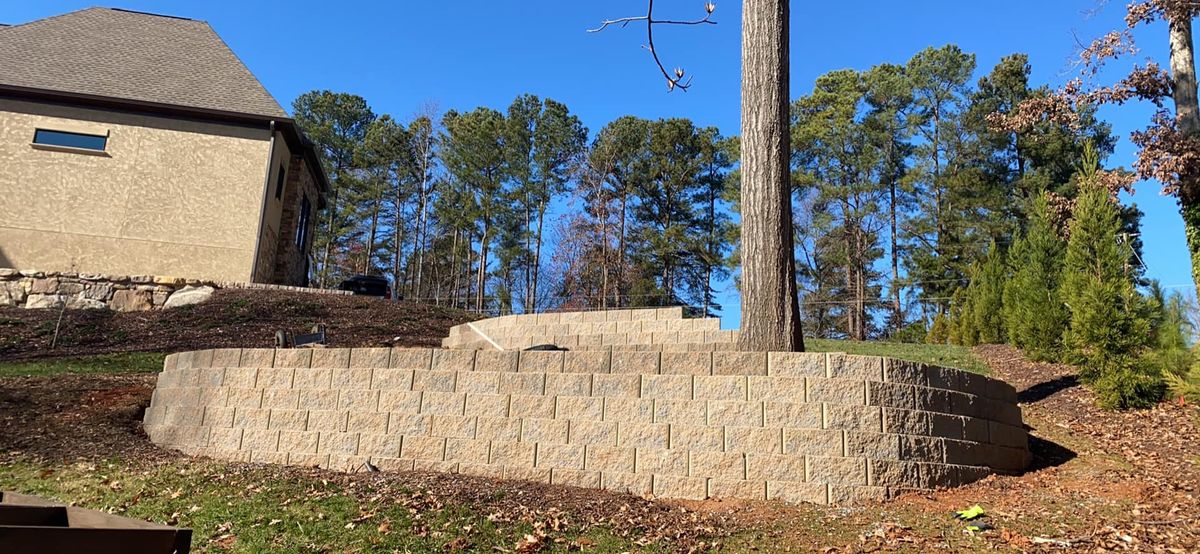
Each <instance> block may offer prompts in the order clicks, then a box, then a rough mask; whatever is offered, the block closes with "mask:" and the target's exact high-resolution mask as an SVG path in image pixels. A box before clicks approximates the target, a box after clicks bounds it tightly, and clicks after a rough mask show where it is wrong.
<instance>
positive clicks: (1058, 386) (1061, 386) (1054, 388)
mask: <svg viewBox="0 0 1200 554" xmlns="http://www.w3.org/2000/svg"><path fill="white" fill-rule="evenodd" d="M1077 386H1079V377H1077V376H1075V375H1063V376H1062V377H1059V378H1057V379H1052V380H1050V381H1045V382H1042V383H1038V384H1036V385H1034V386H1032V387H1029V388H1027V389H1025V390H1023V391H1021V392H1019V393H1017V402H1020V403H1022V404H1032V403H1034V402H1038V401H1040V400H1045V399H1047V398H1049V397H1051V396H1054V395H1055V393H1058V392H1059V391H1063V390H1066V389H1069V388H1071V387H1077Z"/></svg>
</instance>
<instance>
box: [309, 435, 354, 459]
mask: <svg viewBox="0 0 1200 554" xmlns="http://www.w3.org/2000/svg"><path fill="white" fill-rule="evenodd" d="M317 452H319V453H321V454H329V455H331V456H333V455H340V456H355V455H357V454H358V433H321V434H320V437H319V438H318V441H317Z"/></svg>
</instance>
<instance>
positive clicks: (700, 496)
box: [654, 474, 708, 500]
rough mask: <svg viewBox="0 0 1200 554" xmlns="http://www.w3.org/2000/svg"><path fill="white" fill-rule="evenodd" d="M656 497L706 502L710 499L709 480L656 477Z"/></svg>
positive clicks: (666, 476) (674, 476)
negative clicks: (706, 499) (705, 500)
mask: <svg viewBox="0 0 1200 554" xmlns="http://www.w3.org/2000/svg"><path fill="white" fill-rule="evenodd" d="M654 496H657V497H660V498H678V499H682V500H704V499H705V498H707V497H708V479H706V478H704V477H683V476H678V475H658V474H655V475H654Z"/></svg>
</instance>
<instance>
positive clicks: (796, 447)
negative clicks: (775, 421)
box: [747, 429, 845, 456]
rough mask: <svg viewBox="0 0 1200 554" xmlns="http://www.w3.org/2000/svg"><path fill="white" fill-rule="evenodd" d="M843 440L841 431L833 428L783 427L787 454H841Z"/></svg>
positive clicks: (785, 452)
mask: <svg viewBox="0 0 1200 554" xmlns="http://www.w3.org/2000/svg"><path fill="white" fill-rule="evenodd" d="M844 440H845V439H844V436H843V434H842V431H839V430H834V429H784V430H783V453H784V454H787V455H789V456H841V455H843V454H844V453H845V442H844ZM747 452H756V451H753V450H750V451H747Z"/></svg>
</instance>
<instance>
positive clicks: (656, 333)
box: [442, 307, 737, 352]
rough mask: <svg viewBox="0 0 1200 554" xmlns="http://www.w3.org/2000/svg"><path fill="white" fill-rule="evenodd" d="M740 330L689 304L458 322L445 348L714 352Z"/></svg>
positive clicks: (728, 343) (729, 344)
mask: <svg viewBox="0 0 1200 554" xmlns="http://www.w3.org/2000/svg"><path fill="white" fill-rule="evenodd" d="M736 343H737V332H736V331H729V330H721V320H720V319H717V318H687V317H684V313H683V308H681V307H674V308H646V309H629V310H607V311H595V312H561V313H551V314H522V315H507V316H501V317H493V318H490V319H483V320H480V321H474V322H471V323H467V324H463V325H456V326H454V327H452V328H451V329H450V336H448V337H446V339H444V340H443V341H442V346H443V347H446V348H454V349H467V350H521V349H524V348H529V347H531V346H537V345H555V346H559V347H563V348H566V349H569V350H670V351H683V352H686V351H689V350H702V351H712V350H720V349H723V348H724V349H730V348H732V347H733V346H734V345H735V344H736Z"/></svg>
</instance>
